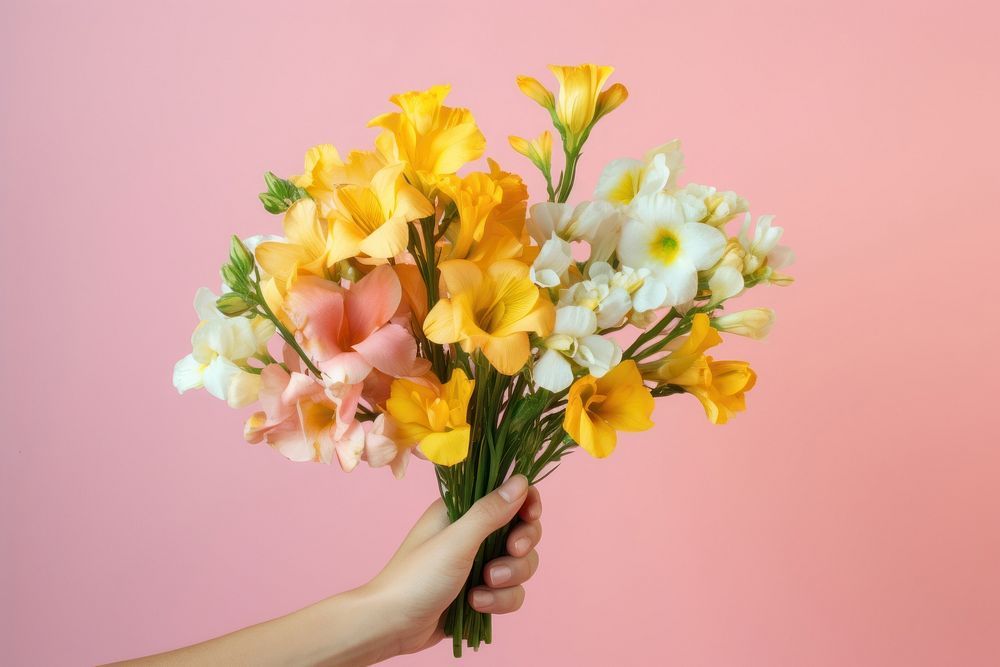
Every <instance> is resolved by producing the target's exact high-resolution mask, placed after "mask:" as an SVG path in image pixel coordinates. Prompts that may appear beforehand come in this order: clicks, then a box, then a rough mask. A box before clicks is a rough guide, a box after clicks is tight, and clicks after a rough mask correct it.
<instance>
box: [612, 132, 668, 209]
mask: <svg viewBox="0 0 1000 667" xmlns="http://www.w3.org/2000/svg"><path fill="white" fill-rule="evenodd" d="M683 171H684V154H683V153H682V152H681V142H680V141H679V140H677V139H674V140H673V141H670V142H667V143H665V144H663V145H662V146H658V147H657V148H654V149H653V150H651V151H649V152H648V153H647V154H646V158H645V159H644V160H635V159H632V158H622V159H619V160H612V161H611V162H609V163H608V165H607V166H606V167H604V170H603V171H602V172H601V176H600V178H599V179H598V180H597V188H595V190H594V198H595V199H599V200H604V201H608V202H612V203H615V204H618V205H620V206H628V205H629V204H631V203H632V202H633V200H635V199H638V198H640V197H643V196H647V195H652V194H655V193H657V192H661V191H662V190H664V189H666V190H672V189H673V188H675V187H676V184H677V177H678V176H679V175H680V174H681V172H683Z"/></svg>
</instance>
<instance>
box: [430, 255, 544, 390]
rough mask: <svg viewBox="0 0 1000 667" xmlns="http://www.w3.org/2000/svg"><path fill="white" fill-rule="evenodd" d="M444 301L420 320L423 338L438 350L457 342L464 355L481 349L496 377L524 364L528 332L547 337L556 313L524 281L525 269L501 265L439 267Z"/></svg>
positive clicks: (457, 263) (513, 264) (445, 264)
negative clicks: (481, 267) (444, 289)
mask: <svg viewBox="0 0 1000 667" xmlns="http://www.w3.org/2000/svg"><path fill="white" fill-rule="evenodd" d="M440 270H441V278H442V280H443V281H444V284H445V286H446V287H447V289H448V294H449V296H448V298H444V299H441V300H440V301H438V302H437V304H435V306H434V307H433V308H432V309H431V311H430V313H428V314H427V318H426V319H425V320H424V334H425V335H426V336H427V338H428V339H429V340H431V341H433V342H435V343H439V344H442V345H445V344H449V343H461V345H462V349H464V350H465V351H466V352H472V351H474V350H480V349H481V350H482V351H483V354H485V355H486V358H487V359H488V360H489V361H490V363H491V364H492V365H493V366H494V367H495V368H496V369H497V370H498V371H500V372H501V373H504V374H506V375H512V374H514V373H516V372H517V371H519V370H520V369H521V367H523V366H524V364H525V362H527V361H528V357H529V356H530V355H531V348H530V346H529V344H528V332H534V333H536V334H538V335H539V336H547V335H548V334H549V333H550V332H551V331H552V325H553V323H554V320H555V311H554V308H553V306H552V304H551V303H550V302H549V301H548V300H547V299H546V298H544V297H543V296H542V294H541V293H540V292H539V290H538V287H536V286H535V285H534V284H533V283H532V282H531V278H530V277H529V269H528V266H527V265H526V264H524V263H522V262H519V261H516V260H503V261H499V262H496V263H494V264H492V265H491V266H489V267H488V268H486V270H483V269H480V268H479V267H478V266H477V265H476V264H474V263H472V262H470V261H467V260H461V259H457V260H449V261H447V262H443V263H442V264H441V266H440Z"/></svg>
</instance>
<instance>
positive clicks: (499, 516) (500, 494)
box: [441, 475, 528, 557]
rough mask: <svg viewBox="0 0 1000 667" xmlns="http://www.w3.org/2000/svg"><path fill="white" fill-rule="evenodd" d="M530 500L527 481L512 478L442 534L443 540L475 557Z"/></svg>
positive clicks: (523, 478) (526, 479)
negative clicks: (492, 534) (481, 546)
mask: <svg viewBox="0 0 1000 667" xmlns="http://www.w3.org/2000/svg"><path fill="white" fill-rule="evenodd" d="M527 497H528V478H527V477H525V476H524V475H513V476H512V477H511V478H510V479H508V480H507V481H506V482H504V483H503V484H501V485H500V487H499V488H498V489H497V490H496V491H494V492H493V493H491V494H489V495H487V496H484V497H482V498H480V499H479V500H477V501H476V504H474V505H473V506H472V507H471V508H470V509H469V511H468V512H466V513H465V514H464V515H463V516H462V517H461V518H459V520H458V521H456V522H455V523H453V524H451V525H450V526H448V527H447V528H446V529H445V530H444V531H442V533H441V536H442V537H443V538H444V539H445V540H447V542H448V543H449V544H450V545H451V547H452V548H453V549H456V550H458V551H461V552H465V553H466V554H471V555H472V556H473V557H475V554H476V551H477V550H478V549H479V545H480V544H482V543H483V540H485V539H486V538H487V537H489V535H490V533H492V532H493V531H495V530H498V529H500V528H502V527H504V526H505V525H507V523H508V522H510V520H511V519H513V518H514V515H515V514H517V510H519V509H520V508H521V505H523V504H524V499H525V498H527Z"/></svg>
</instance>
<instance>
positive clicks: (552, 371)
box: [534, 350, 573, 391]
mask: <svg viewBox="0 0 1000 667" xmlns="http://www.w3.org/2000/svg"><path fill="white" fill-rule="evenodd" d="M534 375H535V384H537V385H538V386H539V387H542V388H543V389H548V390H549V391H562V390H563V389H565V388H566V387H568V386H570V385H571V384H573V368H572V366H570V364H569V362H568V361H567V360H566V357H564V356H563V355H561V354H559V353H558V352H556V351H555V350H546V351H545V354H543V355H542V357H541V359H539V360H538V361H537V362H536V363H535V371H534Z"/></svg>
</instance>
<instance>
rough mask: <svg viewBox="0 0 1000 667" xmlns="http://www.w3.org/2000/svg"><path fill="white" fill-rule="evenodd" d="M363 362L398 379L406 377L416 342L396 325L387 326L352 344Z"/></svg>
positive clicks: (414, 357)
mask: <svg viewBox="0 0 1000 667" xmlns="http://www.w3.org/2000/svg"><path fill="white" fill-rule="evenodd" d="M354 350H355V352H358V353H359V354H360V355H361V356H362V357H364V358H365V360H366V361H367V362H368V363H370V364H371V365H372V366H374V367H375V368H377V369H378V370H380V371H382V372H383V373H386V374H388V375H392V376H393V377H400V376H403V375H408V374H409V373H410V372H411V369H412V368H413V361H414V359H416V357H417V341H415V340H414V339H413V336H411V335H410V333H409V332H408V331H407V330H406V329H404V328H403V327H401V326H399V325H398V324H387V325H385V326H384V327H382V328H381V329H378V330H377V331H374V332H372V334H371V335H370V336H368V337H367V338H365V339H364V340H362V341H360V342H358V343H355V344H354Z"/></svg>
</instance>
